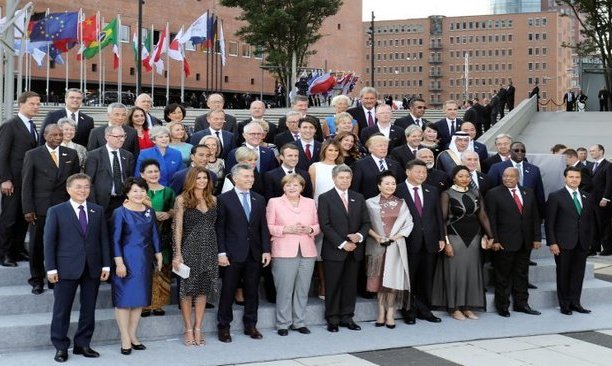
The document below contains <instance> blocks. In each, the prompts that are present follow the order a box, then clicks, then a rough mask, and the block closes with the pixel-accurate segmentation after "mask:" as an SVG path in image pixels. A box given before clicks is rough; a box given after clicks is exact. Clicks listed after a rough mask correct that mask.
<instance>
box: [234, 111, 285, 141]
mask: <svg viewBox="0 0 612 366" xmlns="http://www.w3.org/2000/svg"><path fill="white" fill-rule="evenodd" d="M264 120H265V118H264ZM252 121H253V119H252V118H247V119H245V120H242V121H240V122H239V123H238V126H237V131H236V133H235V134H234V143H235V144H236V146H240V145H242V144H243V143H244V136H242V134H243V133H244V126H246V125H247V124H249V123H251V122H252ZM268 126H270V130H269V131H268V133H267V134H266V138H265V139H264V141H265V142H267V143H269V144H273V143H274V137H275V136H276V135H277V133H278V127H276V125H275V124H274V123H270V122H268ZM277 146H278V145H277ZM279 148H280V146H279Z"/></svg>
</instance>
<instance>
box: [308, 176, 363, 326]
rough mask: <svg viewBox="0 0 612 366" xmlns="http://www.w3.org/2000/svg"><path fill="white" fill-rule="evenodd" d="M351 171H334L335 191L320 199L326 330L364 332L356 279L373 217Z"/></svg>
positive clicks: (324, 194)
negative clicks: (353, 184)
mask: <svg viewBox="0 0 612 366" xmlns="http://www.w3.org/2000/svg"><path fill="white" fill-rule="evenodd" d="M351 177H352V172H351V168H349V167H348V166H347V165H345V164H341V165H338V166H335V167H334V168H333V169H332V178H333V180H334V188H332V189H331V190H329V191H328V192H325V193H323V194H322V195H320V196H319V208H318V210H317V211H318V216H319V225H320V226H321V231H322V232H323V248H322V251H321V257H322V258H323V268H324V270H325V293H326V294H327V295H326V296H325V319H326V320H327V330H328V331H329V332H332V333H335V332H337V331H338V326H340V327H346V328H348V329H350V330H361V327H360V326H359V325H358V324H357V323H355V321H354V320H353V316H354V315H355V302H356V299H357V276H358V272H359V268H360V263H361V261H362V260H363V257H364V254H365V242H364V239H365V238H366V236H367V235H368V231H369V230H370V217H369V215H368V210H367V207H366V202H365V199H364V197H363V196H362V195H361V194H360V193H357V192H355V191H353V190H350V189H349V187H350V186H351Z"/></svg>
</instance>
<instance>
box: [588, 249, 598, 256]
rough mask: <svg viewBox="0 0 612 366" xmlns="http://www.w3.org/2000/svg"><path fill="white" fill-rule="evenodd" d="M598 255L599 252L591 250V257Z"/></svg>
mask: <svg viewBox="0 0 612 366" xmlns="http://www.w3.org/2000/svg"><path fill="white" fill-rule="evenodd" d="M596 255H597V251H596V250H589V257H593V256H596Z"/></svg>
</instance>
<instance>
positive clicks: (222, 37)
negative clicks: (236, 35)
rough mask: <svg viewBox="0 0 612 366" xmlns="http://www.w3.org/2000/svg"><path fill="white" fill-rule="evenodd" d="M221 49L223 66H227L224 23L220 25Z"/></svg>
mask: <svg viewBox="0 0 612 366" xmlns="http://www.w3.org/2000/svg"><path fill="white" fill-rule="evenodd" d="M219 48H220V51H221V65H223V66H225V63H226V62H227V56H226V54H225V36H224V35H223V21H221V24H219Z"/></svg>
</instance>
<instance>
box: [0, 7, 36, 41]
mask: <svg viewBox="0 0 612 366" xmlns="http://www.w3.org/2000/svg"><path fill="white" fill-rule="evenodd" d="M27 8H28V7H27V6H24V7H23V8H22V9H19V10H17V11H15V14H14V15H13V17H12V18H11V19H9V18H8V17H3V18H0V34H3V33H4V31H5V30H6V29H8V27H9V25H8V24H9V22H11V21H12V22H13V25H14V26H15V29H14V34H15V39H17V38H21V37H22V33H23V34H26V31H27V29H26V24H25V22H26V13H27V11H26V10H27ZM43 14H44V13H43Z"/></svg>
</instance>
